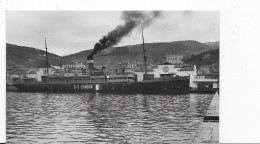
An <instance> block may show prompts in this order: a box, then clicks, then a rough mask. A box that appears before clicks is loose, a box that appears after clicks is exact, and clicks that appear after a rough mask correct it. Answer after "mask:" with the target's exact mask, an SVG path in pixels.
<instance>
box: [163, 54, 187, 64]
mask: <svg viewBox="0 0 260 144" xmlns="http://www.w3.org/2000/svg"><path fill="white" fill-rule="evenodd" d="M182 60H183V56H182V55H166V62H168V63H171V64H178V63H183V61H182Z"/></svg>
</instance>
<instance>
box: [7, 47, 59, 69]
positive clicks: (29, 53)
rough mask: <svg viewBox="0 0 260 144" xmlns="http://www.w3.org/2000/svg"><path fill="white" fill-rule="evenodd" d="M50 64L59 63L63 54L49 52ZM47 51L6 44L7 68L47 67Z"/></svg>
mask: <svg viewBox="0 0 260 144" xmlns="http://www.w3.org/2000/svg"><path fill="white" fill-rule="evenodd" d="M48 58H49V64H50V65H59V60H60V59H61V58H62V57H61V56H58V55H55V54H53V53H48ZM45 66H46V57H45V51H43V50H39V49H36V48H31V47H25V46H17V45H13V44H6V67H7V68H18V69H24V68H31V67H45Z"/></svg>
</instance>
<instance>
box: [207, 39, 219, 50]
mask: <svg viewBox="0 0 260 144" xmlns="http://www.w3.org/2000/svg"><path fill="white" fill-rule="evenodd" d="M204 44H205V45H208V46H211V47H213V48H214V49H217V48H219V41H216V42H206V43H204Z"/></svg>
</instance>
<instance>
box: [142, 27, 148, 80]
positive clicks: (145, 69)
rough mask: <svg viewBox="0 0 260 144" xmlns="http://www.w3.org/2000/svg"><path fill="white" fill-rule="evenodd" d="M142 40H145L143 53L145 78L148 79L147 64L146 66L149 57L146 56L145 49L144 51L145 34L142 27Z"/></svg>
mask: <svg viewBox="0 0 260 144" xmlns="http://www.w3.org/2000/svg"><path fill="white" fill-rule="evenodd" d="M142 38H143V53H144V78H146V75H147V64H146V60H147V57H146V56H145V49H144V33H143V27H142Z"/></svg>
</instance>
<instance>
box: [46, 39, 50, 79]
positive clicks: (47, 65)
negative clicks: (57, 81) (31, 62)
mask: <svg viewBox="0 0 260 144" xmlns="http://www.w3.org/2000/svg"><path fill="white" fill-rule="evenodd" d="M45 48H46V67H47V74H48V75H49V62H48V52H47V43H46V37H45Z"/></svg>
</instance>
